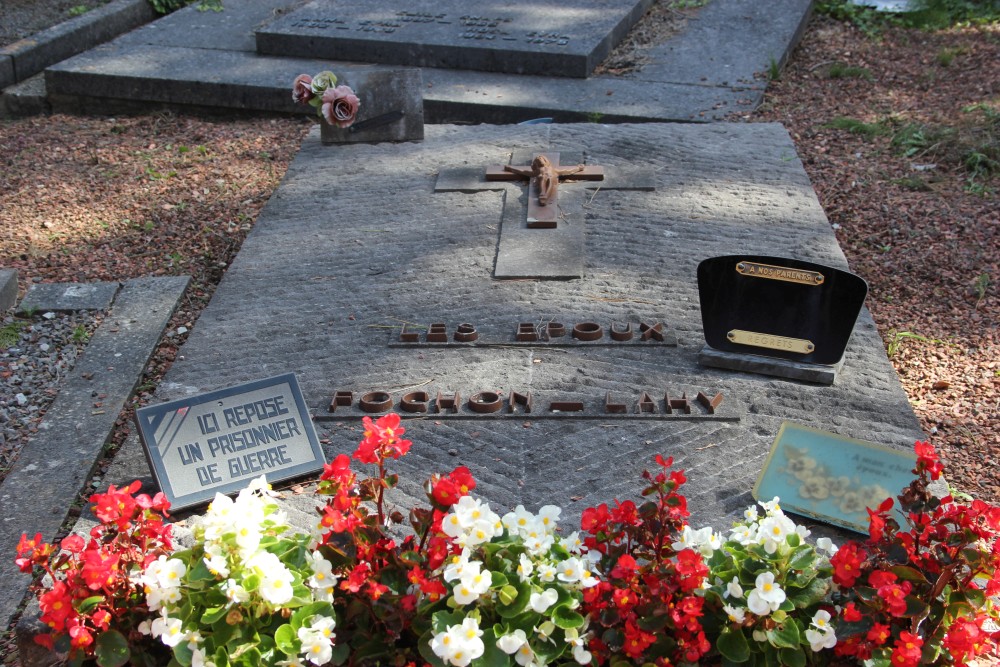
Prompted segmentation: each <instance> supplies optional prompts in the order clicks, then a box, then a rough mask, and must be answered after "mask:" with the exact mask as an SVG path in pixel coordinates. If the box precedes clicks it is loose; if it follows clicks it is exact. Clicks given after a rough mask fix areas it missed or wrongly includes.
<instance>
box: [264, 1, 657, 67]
mask: <svg viewBox="0 0 1000 667" xmlns="http://www.w3.org/2000/svg"><path fill="white" fill-rule="evenodd" d="M651 4H652V0H563V1H562V2H511V1H508V2H492V1H487V0H466V1H465V2H461V3H441V2H432V1H430V0H421V1H417V2H409V3H407V4H406V9H401V8H400V6H398V5H394V4H391V3H390V4H381V3H372V2H368V1H367V0H338V1H337V2H331V1H330V0H315V1H314V2H311V3H309V4H308V5H306V6H304V7H302V8H299V9H296V10H293V11H291V12H289V13H288V14H286V15H284V16H281V17H278V18H276V19H275V20H274V21H272V22H270V23H268V24H267V25H266V26H264V27H263V28H260V29H258V30H257V31H256V35H257V51H258V52H259V53H262V54H267V55H281V56H303V57H310V58H317V57H320V58H330V59H333V60H354V61H361V62H370V63H389V64H393V65H407V66H413V65H416V66H419V67H444V68H451V69H472V70H482V71H487V72H510V73H515V74H543V75H546V76H572V77H579V78H585V77H587V76H589V75H590V73H591V72H592V71H593V70H594V68H595V67H596V66H597V64H598V63H600V62H601V61H602V60H603V59H604V58H605V56H607V55H608V53H610V52H611V49H612V48H613V47H614V46H615V45H616V44H617V43H618V42H619V41H621V39H622V38H623V37H624V36H625V34H626V33H627V32H628V30H629V28H631V27H632V25H634V24H635V22H636V21H638V20H639V18H640V17H641V16H642V14H643V13H644V12H645V11H646V9H647V8H648V7H649V6H650V5H651Z"/></svg>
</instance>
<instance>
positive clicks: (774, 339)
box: [726, 329, 816, 354]
mask: <svg viewBox="0 0 1000 667" xmlns="http://www.w3.org/2000/svg"><path fill="white" fill-rule="evenodd" d="M726 338H728V339H729V340H731V341H732V342H734V343H739V344H740V345H752V346H753V347H766V348H767V349H769V350H782V351H784V352H798V353H799V354H809V353H810V352H812V351H813V350H815V349H816V346H815V345H813V344H812V343H811V342H809V341H807V340H803V339H801V338H788V337H787V336H773V335H771V334H765V333H757V332H754V331H743V330H741V329H733V330H732V331H730V332H729V333H728V334H726Z"/></svg>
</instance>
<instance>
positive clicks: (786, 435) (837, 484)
mask: <svg viewBox="0 0 1000 667" xmlns="http://www.w3.org/2000/svg"><path fill="white" fill-rule="evenodd" d="M915 462H916V456H915V455H914V454H913V452H912V451H910V452H907V451H902V450H898V449H892V448H889V447H885V446H882V445H877V444H875V443H871V442H865V441H863V440H855V439H854V438H846V437H844V436H841V435H837V434H835V433H828V432H827V431H820V430H818V429H814V428H809V427H808V426H801V425H799V424H794V423H792V422H787V421H786V422H784V423H783V424H782V425H781V429H780V430H779V431H778V437H777V438H775V439H774V444H773V445H772V446H771V453H770V454H769V455H768V457H767V461H766V462H765V464H764V469H763V470H762V471H761V474H760V477H759V478H758V479H757V483H756V484H755V485H754V489H753V497H754V498H755V499H757V500H764V501H767V500H771V499H772V498H774V497H775V496H777V497H779V498H780V499H781V505H782V507H783V508H784V509H786V510H790V511H792V512H795V513H797V514H801V515H803V516H807V517H811V518H813V519H819V520H820V521H825V522H826V523H830V524H833V525H835V526H841V527H843V528H849V529H851V530H856V531H858V532H860V533H867V532H868V512H867V511H866V508H868V507H878V506H879V504H880V503H881V502H882V501H883V500H885V499H886V498H890V497H891V498H894V497H895V496H896V495H897V494H898V493H900V491H902V490H903V488H904V487H906V486H907V485H908V484H909V483H910V482H911V481H913V467H914V465H915ZM896 513H897V520H899V522H900V523H901V524H902V523H903V521H904V517H903V516H902V514H901V513H900V512H899V508H898V505H897V508H896Z"/></svg>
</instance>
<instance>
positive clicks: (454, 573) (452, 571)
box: [444, 549, 482, 581]
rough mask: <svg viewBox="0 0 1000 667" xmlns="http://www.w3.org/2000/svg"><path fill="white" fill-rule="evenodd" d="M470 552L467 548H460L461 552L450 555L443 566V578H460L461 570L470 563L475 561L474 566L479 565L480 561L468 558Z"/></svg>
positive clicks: (450, 579)
mask: <svg viewBox="0 0 1000 667" xmlns="http://www.w3.org/2000/svg"><path fill="white" fill-rule="evenodd" d="M471 554H472V552H471V551H469V550H468V549H462V551H461V553H457V554H455V555H453V556H451V557H450V558H449V559H448V562H447V563H446V564H445V566H444V580H445V581H455V580H456V579H461V578H462V571H463V570H464V569H465V568H466V567H467V566H469V564H470V563H475V567H477V568H478V567H481V566H482V563H480V562H478V561H471V560H469V557H470V555H471Z"/></svg>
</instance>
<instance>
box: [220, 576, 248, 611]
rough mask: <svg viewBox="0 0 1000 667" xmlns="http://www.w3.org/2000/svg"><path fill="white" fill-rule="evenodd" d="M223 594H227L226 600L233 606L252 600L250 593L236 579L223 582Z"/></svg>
mask: <svg viewBox="0 0 1000 667" xmlns="http://www.w3.org/2000/svg"><path fill="white" fill-rule="evenodd" d="M222 592H223V593H225V594H226V599H227V600H229V604H231V605H233V604H243V603H244V602H246V601H247V600H249V599H250V593H248V592H247V590H246V589H245V588H243V586H241V585H240V584H239V583H238V582H237V581H236V580H235V579H226V580H225V581H224V582H222Z"/></svg>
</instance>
